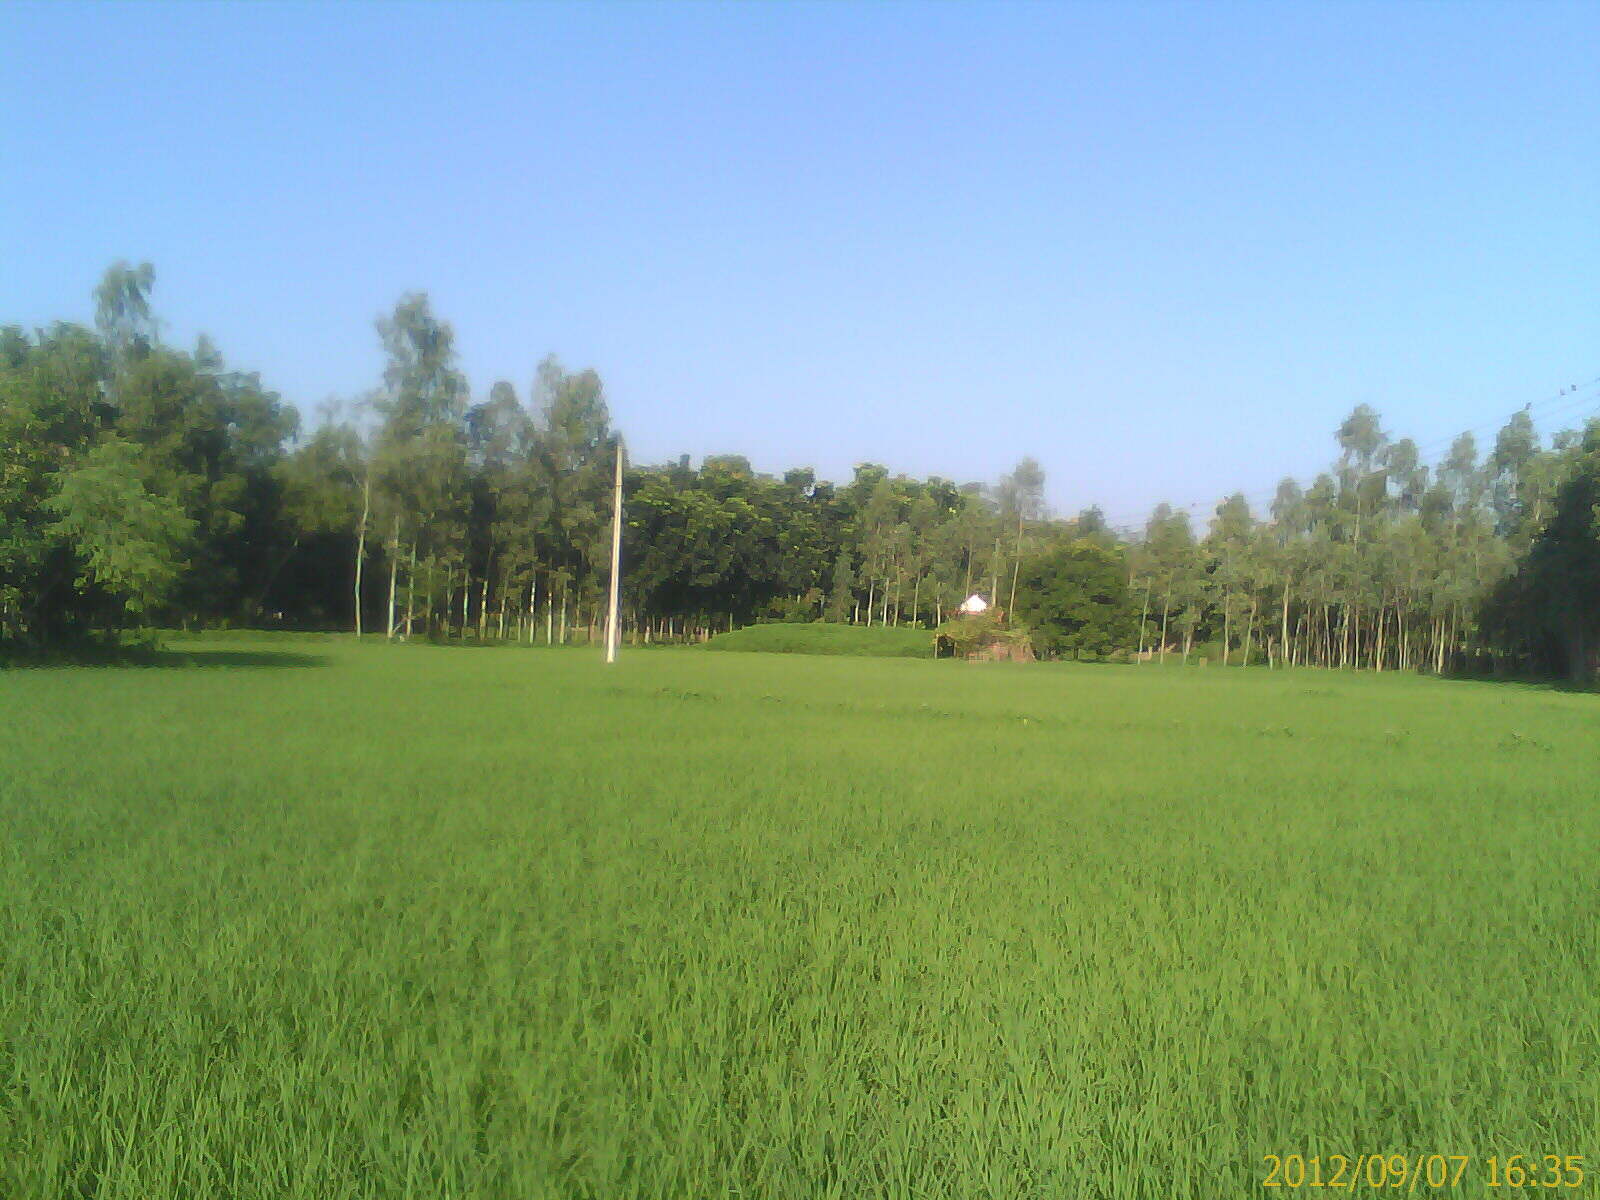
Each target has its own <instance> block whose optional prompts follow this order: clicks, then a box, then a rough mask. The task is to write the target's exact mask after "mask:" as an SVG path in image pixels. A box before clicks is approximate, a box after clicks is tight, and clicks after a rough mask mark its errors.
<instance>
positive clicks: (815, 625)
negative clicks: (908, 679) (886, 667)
mask: <svg viewBox="0 0 1600 1200" xmlns="http://www.w3.org/2000/svg"><path fill="white" fill-rule="evenodd" d="M704 648H705V649H707V650H738V651H747V652H755V653H768V654H830V655H841V654H842V655H853V656H858V657H863V658H932V657H933V634H932V633H930V632H929V631H928V630H926V629H915V628H899V629H896V628H894V627H888V628H885V627H883V626H871V627H863V626H860V625H836V624H832V623H830V622H826V621H813V622H812V623H810V624H809V625H795V624H790V623H781V624H772V625H748V626H746V627H745V628H743V629H735V630H732V631H731V632H729V633H719V634H718V635H717V636H716V637H714V638H712V639H711V640H710V641H708V642H706V643H705V647H704Z"/></svg>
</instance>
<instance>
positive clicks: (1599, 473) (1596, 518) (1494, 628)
mask: <svg viewBox="0 0 1600 1200" xmlns="http://www.w3.org/2000/svg"><path fill="white" fill-rule="evenodd" d="M1486 622H1487V624H1488V626H1489V631H1490V633H1491V635H1492V636H1495V637H1497V638H1499V639H1500V640H1501V641H1502V642H1503V643H1509V644H1510V645H1512V646H1517V645H1518V644H1519V643H1521V644H1522V647H1521V648H1523V649H1524V650H1525V651H1526V652H1527V653H1528V654H1529V655H1530V656H1531V657H1533V658H1534V659H1535V660H1536V661H1542V662H1543V663H1545V664H1547V665H1548V666H1549V667H1553V668H1555V669H1557V670H1558V671H1559V672H1560V673H1562V674H1565V675H1566V676H1568V677H1569V678H1571V679H1574V680H1579V681H1587V680H1591V679H1593V678H1594V677H1595V676H1596V674H1597V672H1600V421H1593V422H1591V423H1590V425H1589V428H1588V430H1587V431H1586V433H1585V435H1584V439H1583V441H1582V443H1581V445H1580V446H1578V447H1577V448H1576V449H1575V451H1574V453H1573V454H1572V455H1571V456H1570V457H1569V460H1568V464H1567V469H1566V472H1565V479H1564V481H1563V482H1562V483H1561V485H1560V486H1559V488H1557V489H1556V492H1555V496H1554V498H1553V503H1552V505H1551V512H1550V516H1549V519H1548V520H1547V522H1546V523H1545V524H1544V525H1543V527H1542V528H1541V529H1540V530H1539V532H1538V534H1537V535H1536V536H1535V537H1534V539H1533V541H1532V543H1531V545H1530V547H1529V550H1528V552H1527V554H1526V556H1525V557H1524V559H1523V561H1522V563H1521V564H1520V566H1519V569H1518V570H1517V572H1516V574H1515V575H1514V576H1512V577H1510V578H1508V579H1507V580H1506V581H1505V583H1504V585H1503V586H1502V587H1501V588H1499V589H1498V590H1497V592H1496V593H1495V595H1494V596H1493V598H1492V599H1491V601H1490V604H1489V606H1488V612H1487V613H1486Z"/></svg>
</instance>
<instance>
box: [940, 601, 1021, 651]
mask: <svg viewBox="0 0 1600 1200" xmlns="http://www.w3.org/2000/svg"><path fill="white" fill-rule="evenodd" d="M933 632H934V639H935V644H936V646H937V647H938V654H939V655H940V656H947V657H950V658H968V657H970V656H971V655H973V654H974V653H976V652H978V651H980V650H983V649H984V648H986V647H1015V648H1016V649H1017V650H1019V651H1022V652H1024V653H1025V654H1032V653H1033V651H1034V649H1035V647H1034V639H1033V631H1032V630H1031V629H1030V628H1029V627H1028V626H1026V625H1022V624H1019V623H1015V622H1005V621H1001V620H999V619H998V618H996V616H995V615H994V613H993V611H990V612H985V613H977V614H973V615H971V616H965V615H962V616H955V617H951V618H950V620H948V621H946V622H944V623H943V624H942V625H940V626H939V627H938V628H937V629H935V630H934V631H933Z"/></svg>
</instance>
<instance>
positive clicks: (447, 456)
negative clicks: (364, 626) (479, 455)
mask: <svg viewBox="0 0 1600 1200" xmlns="http://www.w3.org/2000/svg"><path fill="white" fill-rule="evenodd" d="M377 328H378V335H379V337H380V338H381V340H382V342H383V347H384V351H385V353H386V355H387V358H388V361H387V363H386V365H385V367H384V372H383V390H382V392H381V394H380V396H379V398H378V401H377V404H376V407H377V410H378V412H379V413H380V414H381V416H382V423H381V424H380V426H379V428H378V430H377V436H376V442H375V445H374V448H373V455H374V468H375V478H376V480H377V482H378V484H379V487H380V488H381V489H382V491H383V493H384V496H385V499H386V501H387V505H388V508H389V517H390V521H391V528H390V537H389V554H390V566H389V617H388V623H387V625H388V634H389V636H390V637H391V638H392V637H393V636H394V634H395V630H396V625H397V617H396V604H397V596H396V584H397V581H398V574H399V568H400V564H401V560H402V559H404V560H405V561H406V564H407V580H406V585H407V588H406V605H405V625H404V628H405V632H406V633H407V634H408V635H409V633H410V632H411V628H412V622H413V620H414V619H415V617H416V611H415V609H416V598H417V595H416V593H417V583H418V579H417V575H418V569H419V564H420V567H421V569H422V571H423V572H424V573H425V574H424V591H423V601H424V603H425V604H426V606H427V611H426V614H425V617H424V620H425V621H426V622H427V623H428V624H429V625H431V623H432V620H433V617H434V615H435V610H436V604H435V601H436V599H437V597H436V595H435V590H434V584H435V583H436V582H437V574H438V570H439V569H440V568H441V567H445V568H446V569H448V568H449V567H451V566H453V565H454V563H455V560H456V558H457V557H458V556H461V555H462V553H463V550H464V547H463V544H462V543H463V534H464V531H465V517H466V500H467V494H466V453H465V431H464V429H463V418H464V417H465V415H466V406H467V381H466V378H465V376H464V375H463V374H462V373H461V370H460V367H459V366H458V364H457V358H456V350H455V334H454V331H453V330H452V329H451V328H450V326H449V324H447V323H446V322H444V321H441V320H440V319H439V318H438V317H436V316H435V315H434V313H433V309H432V307H431V305H430V304H429V302H428V297H427V295H426V294H425V293H420V292H413V293H409V294H407V295H405V296H402V297H401V299H400V301H399V302H398V303H397V304H396V305H395V309H394V312H393V314H391V315H390V316H387V317H382V318H380V319H379V320H378V323H377ZM446 607H447V608H448V606H446Z"/></svg>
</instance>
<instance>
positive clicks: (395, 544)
mask: <svg viewBox="0 0 1600 1200" xmlns="http://www.w3.org/2000/svg"><path fill="white" fill-rule="evenodd" d="M399 571H400V518H399V517H398V516H396V517H395V519H394V538H393V539H392V540H391V541H390V543H389V629H388V633H387V635H386V636H387V637H388V639H389V640H390V641H391V642H392V641H394V604H395V577H396V576H397V574H398V573H399Z"/></svg>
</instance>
